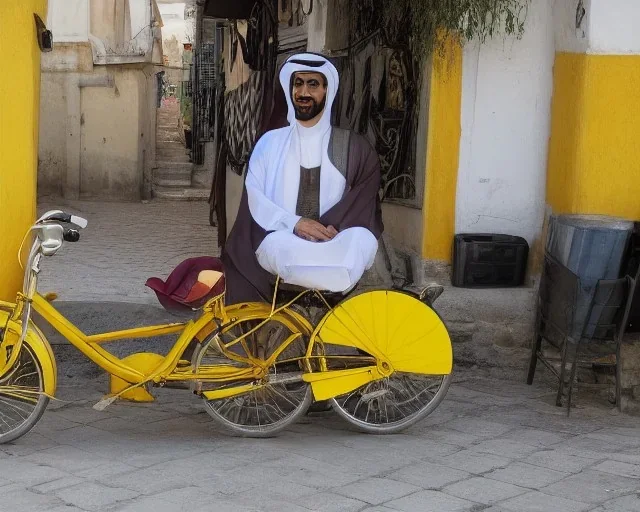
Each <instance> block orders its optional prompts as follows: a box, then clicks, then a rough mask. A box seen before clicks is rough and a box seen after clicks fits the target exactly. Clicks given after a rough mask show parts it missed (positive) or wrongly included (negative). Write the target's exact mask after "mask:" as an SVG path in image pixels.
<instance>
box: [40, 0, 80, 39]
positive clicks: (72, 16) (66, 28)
mask: <svg viewBox="0 0 640 512" xmlns="http://www.w3.org/2000/svg"><path fill="white" fill-rule="evenodd" d="M47 28H48V29H49V30H51V32H52V33H53V41H54V42H56V43H75V42H82V41H85V42H86V41H89V0H49V7H48V9H47Z"/></svg>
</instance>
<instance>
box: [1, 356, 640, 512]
mask: <svg viewBox="0 0 640 512" xmlns="http://www.w3.org/2000/svg"><path fill="white" fill-rule="evenodd" d="M105 388H106V379H105V378H104V377H99V378H97V379H81V380H80V381H70V380H68V379H67V380H65V379H63V382H62V386H61V389H60V393H59V398H60V399H61V400H60V401H57V402H52V403H51V404H50V406H49V409H48V410H47V411H46V412H45V415H44V417H43V418H42V420H41V421H40V423H39V424H38V425H37V426H36V427H35V429H34V430H33V431H32V432H31V433H30V434H28V435H27V436H25V437H23V438H22V439H19V440H17V441H16V442H15V443H14V444H11V445H6V446H2V447H0V477H1V479H0V504H1V505H0V510H11V511H20V512H27V511H50V512H52V511H56V512H58V511H59V512H62V511H66V512H74V511H79V510H86V511H96V512H97V511H100V512H102V511H105V512H109V511H143V512H144V511H153V512H164V511H171V512H174V511H181V510H184V511H189V512H195V511H215V512H245V511H246V512H249V511H269V512H304V511H307V512H308V511H309V510H316V511H325V512H330V511H331V512H360V511H361V512H364V511H367V512H383V511H387V512H388V511H394V510H395V511H406V512H429V511H433V512H449V511H451V512H453V511H475V512H478V511H483V512H540V511H542V512H546V511H548V512H556V511H558V512H580V511H591V512H610V511H620V512H622V511H627V512H632V511H638V510H640V497H639V495H638V492H639V491H640V428H638V426H637V419H635V418H631V417H628V416H625V415H616V414H612V412H611V409H610V408H609V407H607V406H606V404H605V403H603V402H589V401H588V398H586V397H579V398H578V406H577V408H576V409H575V410H574V411H573V412H572V415H571V416H570V417H569V418H567V417H566V415H565V411H564V410H563V409H560V408H557V407H555V406H554V405H553V393H552V392H551V389H550V387H549V386H548V384H547V383H544V382H540V383H538V384H537V385H534V386H533V387H528V386H526V385H524V384H522V383H518V382H506V381H501V380H496V379H493V378H491V377H490V376H488V375H486V374H482V373H480V372H478V371H472V370H468V369H458V370H457V372H456V380H455V382H454V384H453V385H452V387H451V389H450V391H449V394H448V396H447V398H446V399H445V401H444V402H443V403H442V404H441V405H440V407H439V408H438V409H437V410H436V411H435V412H434V413H433V414H432V415H431V416H429V417H428V418H427V419H426V420H424V421H423V422H422V423H420V424H419V425H417V426H414V427H413V428H411V429H409V430H407V431H406V432H405V433H403V434H398V435H394V436H386V437H382V436H371V435H366V434H360V433H356V432H354V431H352V430H351V429H350V428H349V427H348V426H347V424H346V423H343V422H342V421H340V420H339V419H338V418H337V417H336V416H334V415H333V414H332V413H323V414H318V415H311V416H307V417H306V418H305V419H304V420H303V421H302V422H300V423H299V424H297V425H295V426H294V427H293V428H292V429H291V430H289V431H287V432H284V433H283V434H282V435H281V436H280V437H278V438H273V439H263V440H252V439H242V438H233V437H226V436H224V435H223V434H221V433H220V431H219V430H218V429H216V427H215V425H214V424H213V423H212V422H211V421H210V420H209V418H208V416H207V414H206V413H205V412H204V410H203V407H202V404H201V402H200V400H199V399H198V398H196V397H195V396H194V395H191V394H190V393H189V392H188V391H181V390H169V389H162V390H156V391H159V392H157V393H156V395H157V397H158V401H157V402H156V403H155V404H144V405H143V404H128V403H124V402H119V403H116V404H113V405H112V406H110V407H108V408H107V409H106V410H105V411H102V412H98V411H95V410H94V409H92V408H91V406H92V405H93V404H94V403H95V402H97V401H98V400H99V399H100V397H101V395H102V392H103V391H104V389H105Z"/></svg>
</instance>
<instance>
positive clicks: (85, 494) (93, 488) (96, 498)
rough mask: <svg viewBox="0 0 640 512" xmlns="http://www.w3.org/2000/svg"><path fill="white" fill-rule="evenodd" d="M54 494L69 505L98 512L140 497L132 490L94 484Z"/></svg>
mask: <svg viewBox="0 0 640 512" xmlns="http://www.w3.org/2000/svg"><path fill="white" fill-rule="evenodd" d="M54 494H55V495H56V496H57V497H58V498H60V499H62V500H64V501H65V502H67V503H71V504H72V505H75V506H77V507H80V508H82V509H85V510H90V511H96V512H99V511H103V510H104V509H105V508H106V507H108V506H109V505H113V504H114V503H117V502H118V501H127V500H130V499H132V498H135V497H136V496H138V495H139V493H137V492H135V491H132V490H130V489H123V488H121V487H120V488H115V487H107V486H105V485H100V484H97V483H94V482H89V483H84V484H81V485H76V486H74V487H67V488H65V489H59V490H57V491H55V493H54Z"/></svg>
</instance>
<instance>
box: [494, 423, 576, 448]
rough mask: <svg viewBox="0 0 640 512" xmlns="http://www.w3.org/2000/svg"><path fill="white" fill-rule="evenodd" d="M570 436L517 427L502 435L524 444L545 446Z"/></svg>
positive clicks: (504, 437)
mask: <svg viewBox="0 0 640 512" xmlns="http://www.w3.org/2000/svg"><path fill="white" fill-rule="evenodd" d="M570 437H571V434H558V433H556V432H549V431H547V430H540V429H535V428H517V429H515V430H511V431H510V432H507V433H506V434H504V435H503V436H501V439H511V440H513V441H518V442H520V443H523V444H529V445H531V446H536V447H540V448H543V447H546V446H551V445H554V444H557V443H560V442H562V441H564V440H566V439H568V438H570Z"/></svg>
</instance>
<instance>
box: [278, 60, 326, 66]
mask: <svg viewBox="0 0 640 512" xmlns="http://www.w3.org/2000/svg"><path fill="white" fill-rule="evenodd" d="M287 63H291V64H300V65H301V66H309V67H310V68H320V67H322V66H324V65H325V64H326V63H327V62H326V61H324V60H299V59H291V60H289V61H287Z"/></svg>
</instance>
